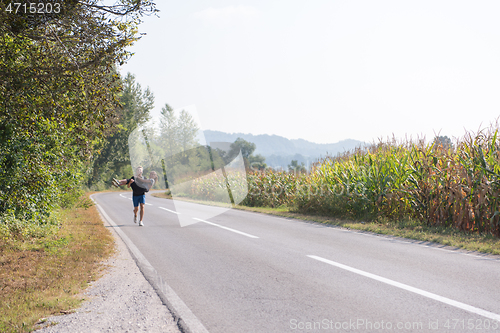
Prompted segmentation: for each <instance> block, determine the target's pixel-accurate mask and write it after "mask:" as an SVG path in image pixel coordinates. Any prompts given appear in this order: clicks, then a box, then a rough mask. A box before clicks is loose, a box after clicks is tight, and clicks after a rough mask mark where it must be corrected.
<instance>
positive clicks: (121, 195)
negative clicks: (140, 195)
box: [120, 193, 132, 200]
mask: <svg viewBox="0 0 500 333" xmlns="http://www.w3.org/2000/svg"><path fill="white" fill-rule="evenodd" d="M120 197H122V198H124V199H129V200H132V198H128V197H126V196H124V195H123V194H122V193H120Z"/></svg>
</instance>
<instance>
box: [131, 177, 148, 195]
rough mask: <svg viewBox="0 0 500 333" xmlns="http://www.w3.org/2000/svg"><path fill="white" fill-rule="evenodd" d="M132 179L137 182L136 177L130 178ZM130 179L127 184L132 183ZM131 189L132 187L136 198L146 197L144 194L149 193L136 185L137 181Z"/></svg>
mask: <svg viewBox="0 0 500 333" xmlns="http://www.w3.org/2000/svg"><path fill="white" fill-rule="evenodd" d="M130 179H133V180H135V176H132V178H130ZM130 179H127V184H128V183H130ZM130 187H132V195H133V196H134V197H136V196H139V195H144V193H146V192H147V191H146V189H144V188H142V187H140V186H139V185H137V184H136V183H135V181H134V182H133V183H132V184H130Z"/></svg>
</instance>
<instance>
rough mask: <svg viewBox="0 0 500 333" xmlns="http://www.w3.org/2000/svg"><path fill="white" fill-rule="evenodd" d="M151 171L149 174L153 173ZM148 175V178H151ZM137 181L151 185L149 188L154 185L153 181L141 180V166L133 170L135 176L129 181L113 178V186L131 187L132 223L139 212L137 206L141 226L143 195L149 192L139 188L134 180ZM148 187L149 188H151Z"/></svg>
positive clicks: (142, 223)
mask: <svg viewBox="0 0 500 333" xmlns="http://www.w3.org/2000/svg"><path fill="white" fill-rule="evenodd" d="M153 172H154V171H152V172H151V173H153ZM151 173H150V176H151ZM154 175H156V172H154ZM136 179H137V180H138V183H139V181H140V182H145V183H146V182H148V183H150V184H151V187H152V186H153V185H154V182H155V180H154V179H151V180H149V179H143V178H142V166H138V167H137V168H136V169H135V175H134V176H132V177H131V178H130V179H122V180H117V179H114V178H113V185H114V186H116V187H118V186H121V185H125V184H127V187H132V202H133V203H134V210H133V211H134V223H137V211H138V210H139V206H140V208H141V211H140V212H139V216H140V220H139V226H141V227H142V226H143V225H144V222H143V221H142V219H143V217H144V205H145V203H146V195H145V193H146V192H147V191H149V189H147V188H144V187H141V186H139V185H137V184H136V181H135V180H136ZM151 187H149V188H151Z"/></svg>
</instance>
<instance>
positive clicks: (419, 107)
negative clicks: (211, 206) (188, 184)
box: [122, 0, 500, 143]
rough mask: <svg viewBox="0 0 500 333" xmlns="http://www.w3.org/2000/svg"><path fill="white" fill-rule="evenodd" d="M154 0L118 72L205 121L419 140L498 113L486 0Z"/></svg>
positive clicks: (495, 14) (279, 131) (492, 14)
mask: <svg viewBox="0 0 500 333" xmlns="http://www.w3.org/2000/svg"><path fill="white" fill-rule="evenodd" d="M157 3H158V8H159V9H160V10H161V12H160V13H159V15H160V18H156V17H146V18H145V22H144V23H143V24H142V25H141V27H140V31H141V32H145V33H147V35H145V36H144V37H143V38H142V39H141V40H140V41H139V42H137V43H136V45H135V46H134V47H133V48H132V51H133V52H135V55H134V56H133V57H132V58H131V59H130V60H129V62H128V63H127V64H126V65H125V66H123V67H122V71H123V73H124V74H125V73H126V72H127V71H130V72H132V73H133V74H135V75H136V78H137V81H138V82H139V83H140V84H141V85H142V86H143V87H146V86H149V87H150V88H151V90H152V91H153V93H154V94H155V97H156V109H155V111H156V112H159V110H160V109H161V107H162V106H163V105H164V104H165V103H168V104H170V105H171V106H172V107H174V108H182V107H184V106H188V105H195V106H196V109H197V110H198V113H199V116H200V119H201V122H202V126H203V128H204V129H212V130H220V131H225V132H230V133H233V132H243V133H252V134H276V135H281V136H284V137H287V138H290V139H297V138H303V139H306V140H309V141H313V142H317V143H333V142H337V141H340V140H343V139H347V138H351V139H357V140H364V141H373V140H376V139H377V138H386V137H387V136H392V135H393V134H394V135H396V137H400V138H401V137H404V136H405V135H408V136H412V137H417V136H422V135H425V136H426V138H427V139H430V138H432V137H433V136H434V133H440V134H441V135H448V136H450V137H459V136H462V135H463V134H464V129H468V130H473V131H476V130H477V129H478V128H479V127H480V126H481V124H482V126H483V127H486V126H488V125H489V124H490V123H491V122H494V121H495V120H496V119H497V117H498V116H499V115H500V112H499V111H500V19H499V18H500V1H497V0H494V1H482V0H479V1H457V0H453V1H451V0H450V1H439V0H432V1H422V0H418V1H409V0H408V1H402V0H397V1H381V0H377V1H373V0H372V1H355V0H354V1H352V0H351V1H334V0H325V1H315V0H312V1H290V0H287V1H274V0H265V1H202V0H198V1H171V0H170V1H164V0H162V1H157Z"/></svg>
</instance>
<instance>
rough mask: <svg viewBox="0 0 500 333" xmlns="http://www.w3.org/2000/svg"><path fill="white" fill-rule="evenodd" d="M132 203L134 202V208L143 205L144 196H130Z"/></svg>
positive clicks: (144, 201)
mask: <svg viewBox="0 0 500 333" xmlns="http://www.w3.org/2000/svg"><path fill="white" fill-rule="evenodd" d="M132 201H133V202H134V207H137V206H139V204H140V203H141V204H145V203H146V195H144V194H143V195H133V196H132Z"/></svg>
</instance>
